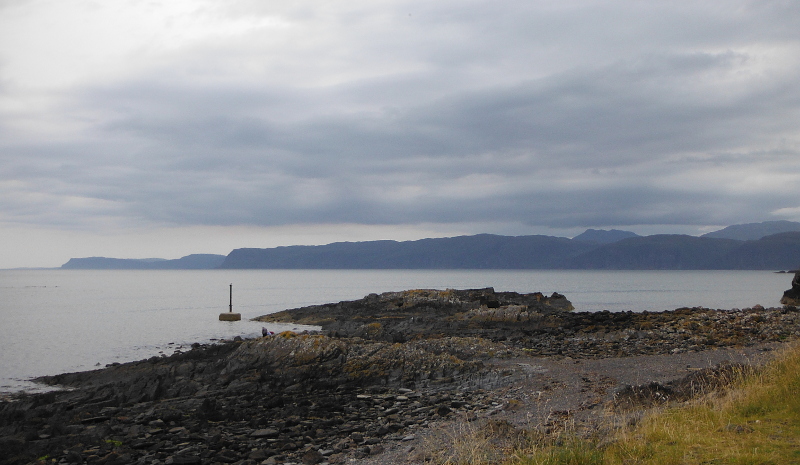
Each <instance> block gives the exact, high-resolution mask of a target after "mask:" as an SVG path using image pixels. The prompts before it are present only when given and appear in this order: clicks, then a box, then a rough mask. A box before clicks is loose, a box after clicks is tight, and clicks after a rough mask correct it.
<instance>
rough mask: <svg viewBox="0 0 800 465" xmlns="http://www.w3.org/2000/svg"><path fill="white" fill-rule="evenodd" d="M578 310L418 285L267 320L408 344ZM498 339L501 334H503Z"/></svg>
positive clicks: (562, 302) (560, 299) (564, 303)
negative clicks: (313, 326)
mask: <svg viewBox="0 0 800 465" xmlns="http://www.w3.org/2000/svg"><path fill="white" fill-rule="evenodd" d="M570 310H573V307H572V304H571V303H570V302H569V300H567V298H566V297H564V296H563V295H561V294H558V293H555V292H554V293H553V294H552V295H550V296H549V297H548V296H545V295H544V294H542V293H541V292H535V293H531V294H518V293H516V292H495V290H494V289H493V288H491V287H488V288H484V289H468V290H455V289H447V290H436V289H415V290H410V291H402V292H386V293H383V294H380V295H378V294H370V295H368V296H366V297H364V298H363V299H359V300H353V301H345V302H339V303H336V304H326V305H314V306H310V307H303V308H297V309H292V310H286V311H283V312H278V313H273V314H270V315H265V316H262V317H259V318H256V320H259V321H264V322H275V323H277V322H282V323H297V324H305V325H316V326H320V327H322V330H323V331H324V332H325V334H328V335H330V336H333V337H361V338H365V339H371V340H380V341H387V342H405V341H408V340H412V339H419V338H427V337H431V336H436V335H442V334H445V335H448V336H455V337H462V336H477V335H485V334H487V331H488V332H492V333H496V334H498V335H499V333H501V332H506V331H508V330H514V329H519V328H525V327H538V326H539V325H540V323H541V322H542V319H543V318H546V317H548V316H554V315H560V314H563V313H566V312H567V311H570ZM498 337H499V336H498Z"/></svg>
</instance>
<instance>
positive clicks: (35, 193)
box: [0, 0, 800, 268]
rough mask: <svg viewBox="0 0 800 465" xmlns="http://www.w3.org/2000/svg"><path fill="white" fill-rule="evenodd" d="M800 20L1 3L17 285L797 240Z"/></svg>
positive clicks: (751, 14) (5, 239)
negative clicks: (767, 238)
mask: <svg viewBox="0 0 800 465" xmlns="http://www.w3.org/2000/svg"><path fill="white" fill-rule="evenodd" d="M798 25H800V2H797V1H795V0H775V1H772V0H756V1H735V0H725V1H697V0H692V1H671V2H664V1H661V0H659V1H582V0H574V1H570V0H564V1H558V2H553V1H535V0H509V1H501V2H498V1H470V0H459V1H450V0H438V1H435V2H431V1H427V0H426V1H421V0H419V1H418V0H410V1H380V0H378V1H376V0H369V1H362V0H347V1H305V0H293V1H291V2H276V1H270V2H265V1H261V0H252V1H237V0H229V1H225V2H220V1H201V0H169V1H163V2H162V1H134V0H129V1H123V0H110V1H99V0H96V1H79V0H31V1H25V0H19V1H15V0H0V241H2V246H1V247H0V268H10V267H24V266H60V265H61V264H62V263H64V262H65V261H67V260H68V259H69V258H70V257H85V256H113V257H121V258H143V257H163V258H178V257H180V256H183V255H187V254H189V253H221V254H227V253H228V252H230V250H231V249H233V248H238V247H272V246H276V245H289V244H322V243H328V242H333V241H341V240H350V241H357V240H372V239H397V240H407V239H418V238H423V237H434V236H453V235H461V234H475V233H482V232H488V233H497V234H508V235H521V234H549V235H561V236H568V237H570V236H574V235H576V234H578V233H580V232H582V231H583V230H585V229H586V228H603V229H610V228H617V229H626V230H631V231H635V232H638V233H640V234H653V233H660V232H664V233H687V234H702V233H704V232H708V231H712V230H715V229H720V228H721V227H723V226H727V225H730V224H736V223H747V222H757V221H767V220H793V221H798V220H800V27H798Z"/></svg>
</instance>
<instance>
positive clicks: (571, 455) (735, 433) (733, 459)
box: [427, 344, 800, 465]
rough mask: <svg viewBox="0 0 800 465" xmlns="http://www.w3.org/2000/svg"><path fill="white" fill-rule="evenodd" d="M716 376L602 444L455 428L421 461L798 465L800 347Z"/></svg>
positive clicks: (564, 434)
mask: <svg viewBox="0 0 800 465" xmlns="http://www.w3.org/2000/svg"><path fill="white" fill-rule="evenodd" d="M722 373H723V374H722V375H721V376H725V377H726V379H725V380H724V383H722V382H719V383H717V384H716V385H714V389H712V390H707V391H702V390H701V391H700V392H698V393H697V394H698V395H697V397H695V398H693V399H691V400H689V401H686V402H683V403H681V404H679V405H672V406H667V407H661V408H658V409H655V410H653V411H651V413H650V414H648V415H647V416H645V418H644V419H643V420H641V421H640V422H638V423H637V424H636V425H635V426H630V427H621V428H620V427H617V428H612V431H611V433H609V434H608V435H606V436H605V437H602V438H594V439H585V438H580V437H578V435H577V434H575V432H574V431H572V432H571V431H569V430H562V431H560V432H558V433H557V434H556V435H552V434H551V435H543V434H540V433H537V430H536V429H535V428H532V429H531V430H528V431H525V432H521V431H520V430H514V428H513V426H511V425H508V428H506V431H503V430H502V429H498V428H497V424H495V426H494V427H492V426H487V425H484V426H478V425H477V424H470V423H467V422H462V423H459V424H456V425H454V426H453V427H452V429H451V430H449V431H448V432H446V433H442V436H441V437H438V438H435V441H436V443H437V445H436V446H433V445H430V446H429V447H428V448H427V450H428V451H433V452H430V453H429V457H428V459H429V460H430V461H432V462H434V463H439V464H468V465H478V464H490V463H492V464H496V463H504V464H507V465H584V464H587V465H601V464H602V465H637V464H648V465H684V464H735V465H745V464H775V465H783V464H798V463H800V344H794V345H793V346H791V347H789V348H787V349H786V350H785V351H784V352H783V353H781V354H780V355H779V356H778V357H776V359H775V360H774V361H773V362H771V363H770V364H768V365H766V366H764V367H762V368H761V369H758V370H752V369H742V370H740V371H739V372H734V373H732V372H731V371H730V370H728V371H723V372H722ZM489 425H491V423H489ZM509 428H510V429H509ZM511 430H513V431H515V433H514V434H509V432H508V431H511Z"/></svg>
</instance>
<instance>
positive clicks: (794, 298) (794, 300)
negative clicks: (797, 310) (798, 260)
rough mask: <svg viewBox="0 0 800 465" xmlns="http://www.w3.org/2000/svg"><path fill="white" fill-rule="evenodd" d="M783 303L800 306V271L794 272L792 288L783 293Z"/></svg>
mask: <svg viewBox="0 0 800 465" xmlns="http://www.w3.org/2000/svg"><path fill="white" fill-rule="evenodd" d="M781 303H782V304H783V305H789V306H793V307H798V306H800V271H798V272H797V273H795V274H794V279H792V288H791V289H789V290H787V291H786V292H784V293H783V298H782V299H781Z"/></svg>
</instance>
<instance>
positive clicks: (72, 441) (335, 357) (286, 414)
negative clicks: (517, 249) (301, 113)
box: [0, 288, 800, 465]
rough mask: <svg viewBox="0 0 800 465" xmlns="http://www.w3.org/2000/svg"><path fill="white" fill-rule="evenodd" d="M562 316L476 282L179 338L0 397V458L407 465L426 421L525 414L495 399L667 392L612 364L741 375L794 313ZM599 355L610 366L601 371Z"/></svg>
mask: <svg viewBox="0 0 800 465" xmlns="http://www.w3.org/2000/svg"><path fill="white" fill-rule="evenodd" d="M570 310H571V305H570V303H569V301H568V300H567V299H566V298H565V297H564V296H561V295H559V294H553V295H550V296H545V295H543V294H541V293H534V294H517V293H513V292H495V291H494V290H493V289H491V288H486V289H474V290H442V291H440V290H413V291H404V292H395V293H385V294H381V295H376V294H371V295H369V296H367V297H365V298H364V299H360V300H357V301H350V302H339V303H336V304H328V305H321V306H313V307H306V308H302V309H294V310H287V311H284V312H280V313H276V314H272V315H267V316H264V317H261V320H263V321H275V322H278V321H281V322H292V323H302V324H312V325H316V326H319V327H320V328H321V329H320V331H318V332H315V333H303V334H294V333H289V332H286V333H281V334H278V335H274V336H267V337H263V338H257V339H251V340H235V341H227V342H224V343H221V344H216V345H200V344H195V345H194V346H193V348H192V350H190V351H187V352H185V353H176V354H174V355H172V356H169V357H153V358H151V359H148V360H143V361H139V362H132V363H126V364H121V365H117V366H110V367H107V368H105V369H102V370H96V371H90V372H82V373H70V374H62V375H57V376H51V377H45V378H42V379H40V381H42V382H45V383H48V384H54V385H61V386H65V387H67V388H69V390H64V391H54V392H50V393H45V394H36V395H23V396H20V397H19V398H18V399H16V400H14V401H13V402H0V457H2V459H0V463H2V464H24V463H33V462H37V460H38V461H39V462H40V463H56V464H61V465H66V464H83V463H88V464H109V465H116V464H120V465H121V464H128V463H141V464H213V463H220V464H223V463H235V464H237V465H255V464H272V463H305V464H316V463H345V462H347V461H348V460H352V459H358V460H362V461H364V460H368V459H369V458H370V457H373V458H375V460H378V461H381V460H383V461H384V463H393V460H394V459H392V460H389V459H387V458H386V457H390V456H391V455H390V454H391V451H392V450H398V448H399V447H400V446H401V445H403V444H408V445H409V447H408V448H406V449H404V452H403V454H404V456H405V459H409V457H410V456H409V455H408V450H409V449H413V448H414V447H420V446H419V438H420V437H422V436H425V435H427V434H428V432H429V431H431V429H432V427H433V426H436V425H440V424H443V423H445V422H448V421H452V420H455V419H460V420H464V421H471V420H476V419H479V418H480V419H485V418H500V417H502V416H503V415H507V416H509V418H513V416H514V415H513V412H515V411H516V410H515V409H517V410H518V408H519V407H520V405H523V404H524V402H522V401H521V400H519V399H516V397H515V398H514V399H516V401H515V402H516V403H515V402H511V400H513V399H511V398H510V397H509V393H510V392H514V393H516V394H515V396H517V397H519V398H520V399H521V398H525V399H527V398H529V397H531V396H533V395H534V394H535V393H536V392H538V393H540V394H539V398H541V393H542V392H551V393H553V392H557V389H555V388H553V389H550V388H549V387H548V386H551V387H552V386H555V385H556V384H557V383H559V382H561V383H562V384H564V385H565V386H567V385H569V386H572V387H575V386H578V385H579V384H580V383H583V384H580V386H581V387H580V389H584V390H583V391H581V390H580V389H578V390H576V391H575V392H574V397H575V398H574V399H573V401H574V403H575V405H577V406H580V405H583V407H580V408H575V409H573V410H570V408H569V407H555V405H556V404H557V403H558V401H559V400H558V399H555V400H554V401H553V404H552V405H551V408H550V411H549V412H546V413H547V414H548V415H549V416H548V418H550V417H551V416H552V415H553V412H561V413H559V415H561V414H565V413H563V412H567V413H566V415H573V416H574V417H575V418H578V417H579V416H580V415H578V412H579V411H581V412H584V413H586V412H592V411H595V412H596V411H599V410H603V409H604V408H610V409H612V410H613V401H614V400H615V399H623V398H625V399H628V400H631V399H633V401H631V402H633V404H631V402H629V404H631V405H634V404H637V403H641V399H644V398H647V396H644V397H642V396H639V394H641V393H642V392H650V391H653V389H655V392H662V394H663V393H664V392H670V393H674V392H677V391H676V390H675V389H673V388H671V387H669V385H668V384H667V382H668V381H670V380H672V378H670V377H669V376H677V374H678V372H675V373H670V374H669V376H667V375H666V374H665V375H664V377H663V379H659V380H658V383H657V386H655V387H653V386H652V382H654V377H655V375H653V376H651V377H650V378H647V379H641V380H640V381H641V382H638V380H639V379H638V378H637V379H635V380H634V379H631V380H627V378H625V376H624V374H618V375H613V376H612V374H613V373H614V372H615V371H614V370H616V369H618V367H619V366H622V365H621V364H624V363H627V362H625V361H634V360H635V361H636V363H638V364H639V365H640V366H644V364H646V363H647V362H646V361H647V360H655V358H658V357H661V358H660V359H658V360H661V361H659V362H657V363H656V366H658V364H662V365H663V364H665V363H666V362H665V361H666V360H674V361H676V363H679V364H684V362H686V361H687V360H688V361H689V363H688V364H689V365H691V363H695V365H698V363H697V362H696V361H693V359H691V356H692V354H702V357H701V358H702V359H704V360H708V361H709V362H710V361H711V360H715V361H717V362H723V361H734V362H736V363H756V362H757V360H759V358H758V357H756V355H757V354H758V353H762V352H763V351H764V350H771V349H774V348H775V347H776V346H775V344H776V343H780V342H782V341H787V340H790V339H793V338H796V337H797V336H798V335H800V312H797V311H796V309H795V308H794V307H788V306H787V307H783V308H762V307H758V306H757V307H755V308H749V309H742V310H712V309H704V308H694V309H678V310H675V311H671V312H657V313H653V312H650V313H647V312H644V313H632V312H625V313H609V312H598V313H582V312H572V311H570ZM730 348H737V349H735V350H733V349H730ZM741 348H750V349H747V350H750V352H747V353H746V354H744V352H742V350H744V349H741ZM726 350H727V351H728V352H726ZM736 351H739V352H736ZM736 354H739V355H741V354H744V355H741V357H739V358H738V359H736V360H733V359H734V358H736V357H738V356H739V355H736ZM648 357H649V358H648ZM654 357H655V358H654ZM681 357H684V358H681ZM686 357H689V358H686ZM610 360H618V361H621V362H619V363H617V364H616V365H614V364H611V365H603V364H604V363H606V362H608V361H610ZM653 363H655V362H653ZM577 366H585V367H587V369H588V367H598V368H592V369H590V370H589V371H586V372H585V373H584V374H582V375H581V376H580V377H581V380H579V381H575V382H574V383H573V382H572V381H565V380H567V379H571V378H568V377H563V378H559V379H561V380H562V381H559V379H556V375H555V373H558V370H561V371H562V372H563V373H567V371H569V370H572V371H574V370H575V367H577ZM542 367H545V368H542ZM547 367H550V368H547ZM559 367H561V368H559ZM615 367H617V368H615ZM684 368H685V367H684ZM695 368H697V369H698V370H700V369H701V368H712V367H711V366H708V365H707V364H706V365H704V366H703V367H700V366H696V367H695ZM542 370H545V371H542ZM547 370H551V371H550V372H549V374H548V373H546V371H547ZM565 370H567V371H565ZM592 370H594V371H592ZM598 370H599V371H598ZM572 371H570V373H572ZM587 373H588V374H587ZM592 373H596V375H597V376H594V375H592ZM620 373H622V372H620ZM680 373H682V375H681V376H687V375H692V376H697V374H696V372H695V371H692V372H686V371H681V372H680ZM567 374H569V373H567ZM565 376H566V375H565ZM570 376H572V375H570ZM582 379H586V380H587V381H583V380H582ZM674 381H675V382H677V381H678V380H677V379H675V380H674ZM678 384H679V383H678ZM573 385H574V386H573ZM584 385H585V386H584ZM636 385H641V386H642V387H641V388H637V387H636ZM675 385H676V386H677V384H675ZM569 386H568V387H569ZM648 386H649V387H648ZM658 386H661V388H659V387H658ZM576 389H577V388H576ZM626 389H627V391H626ZM637 389H638V390H637ZM659 389H661V391H659ZM567 390H568V389H567ZM648 390H649V391H648ZM626 392H628V393H639V394H636V395H627V394H625V393H626ZM563 394H564V395H563V396H562V397H563V398H564V399H567V398H568V397H569V396H568V395H567V391H564V392H563ZM626 395H627V397H626ZM637 396H639V397H641V399H639V397H637ZM662 397H663V398H666V397H669V396H662ZM659 398H661V397H659ZM636 399H639V400H636ZM674 399H677V397H674ZM531 402H532V403H531V404H530V405H534V402H533V401H531ZM609 402H611V404H609ZM525 405H527V404H525ZM537 405H538V404H537ZM620 405H621V404H620ZM631 405H628V407H626V408H628V410H626V412H628V413H629V410H630V408H631ZM634 406H635V405H634ZM537 408H540V409H541V408H543V407H541V405H539V406H538V407H537ZM565 409H566V410H565ZM634 410H635V408H634ZM570 412H571V413H570ZM626 414H627V413H626ZM528 417H530V415H528ZM587 418H588V417H587ZM412 444H414V445H412ZM381 457H384V458H383V459H381Z"/></svg>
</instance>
